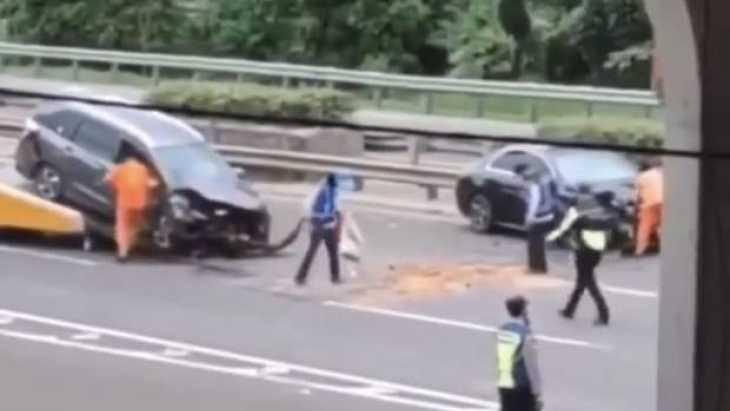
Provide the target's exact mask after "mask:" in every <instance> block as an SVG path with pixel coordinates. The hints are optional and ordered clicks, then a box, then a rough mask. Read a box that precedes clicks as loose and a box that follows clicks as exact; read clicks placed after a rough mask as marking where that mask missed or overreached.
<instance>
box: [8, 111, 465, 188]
mask: <svg viewBox="0 0 730 411" xmlns="http://www.w3.org/2000/svg"><path fill="white" fill-rule="evenodd" d="M0 129H5V130H12V131H16V132H17V131H20V130H22V129H23V121H22V120H21V119H19V118H18V119H4V120H2V119H0ZM212 147H213V148H214V149H215V150H216V151H217V152H218V153H220V154H221V155H222V156H223V157H224V158H225V159H226V160H227V161H228V162H229V163H230V164H231V165H233V166H234V167H236V166H238V167H244V168H246V167H255V168H261V169H274V170H286V171H297V172H304V173H313V174H314V173H316V174H323V173H328V172H333V171H346V172H347V173H348V174H350V175H352V176H354V177H357V178H358V179H361V180H378V181H389V182H395V183H403V184H413V185H417V186H420V187H423V188H424V189H425V190H426V195H427V198H428V199H429V200H433V199H436V198H437V197H438V189H439V188H454V187H455V185H456V181H457V179H458V178H459V176H460V175H461V173H460V172H459V170H454V169H449V168H436V167H427V166H416V165H410V164H402V163H392V162H385V161H376V160H370V159H360V158H346V157H340V156H332V155H322V154H312V153H301V152H295V151H287V150H271V149H260V148H253V147H242V146H230V145H212Z"/></svg>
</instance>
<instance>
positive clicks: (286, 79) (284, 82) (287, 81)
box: [281, 77, 291, 88]
mask: <svg viewBox="0 0 730 411" xmlns="http://www.w3.org/2000/svg"><path fill="white" fill-rule="evenodd" d="M281 86H282V87H284V88H289V87H291V79H290V78H289V77H282V78H281Z"/></svg>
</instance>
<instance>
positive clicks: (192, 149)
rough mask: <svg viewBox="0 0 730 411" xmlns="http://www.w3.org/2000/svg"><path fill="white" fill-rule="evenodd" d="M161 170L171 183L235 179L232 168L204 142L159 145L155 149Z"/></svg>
mask: <svg viewBox="0 0 730 411" xmlns="http://www.w3.org/2000/svg"><path fill="white" fill-rule="evenodd" d="M155 157H157V160H158V161H159V162H160V166H161V167H160V168H161V170H160V171H161V172H162V173H163V174H164V175H165V176H167V178H168V179H170V180H171V181H170V182H171V183H172V184H173V185H180V184H182V183H184V182H185V181H189V180H192V179H195V180H206V181H208V180H209V181H213V180H220V179H232V178H233V179H235V178H236V174H235V171H234V170H233V168H231V167H230V166H229V165H228V163H226V162H225V160H223V158H222V157H221V156H219V155H218V154H216V153H215V152H213V151H212V150H211V149H210V148H209V147H208V145H207V144H205V143H194V144H187V145H180V146H169V147H161V148H158V149H156V150H155Z"/></svg>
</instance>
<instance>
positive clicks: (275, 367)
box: [261, 364, 291, 375]
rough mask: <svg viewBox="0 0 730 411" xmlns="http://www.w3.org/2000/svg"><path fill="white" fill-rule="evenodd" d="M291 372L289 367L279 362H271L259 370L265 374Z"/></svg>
mask: <svg viewBox="0 0 730 411" xmlns="http://www.w3.org/2000/svg"><path fill="white" fill-rule="evenodd" d="M290 372H291V369H290V368H289V367H285V366H283V365H281V364H272V365H267V366H266V367H265V368H264V369H263V371H261V373H262V374H267V375H284V374H289V373H290Z"/></svg>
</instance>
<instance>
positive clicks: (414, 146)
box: [408, 137, 425, 165]
mask: <svg viewBox="0 0 730 411" xmlns="http://www.w3.org/2000/svg"><path fill="white" fill-rule="evenodd" d="M424 146H425V144H424V142H423V141H421V138H420V137H411V138H410V141H409V142H408V159H409V162H410V163H411V164H413V165H418V161H419V159H420V157H421V153H423V149H424Z"/></svg>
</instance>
